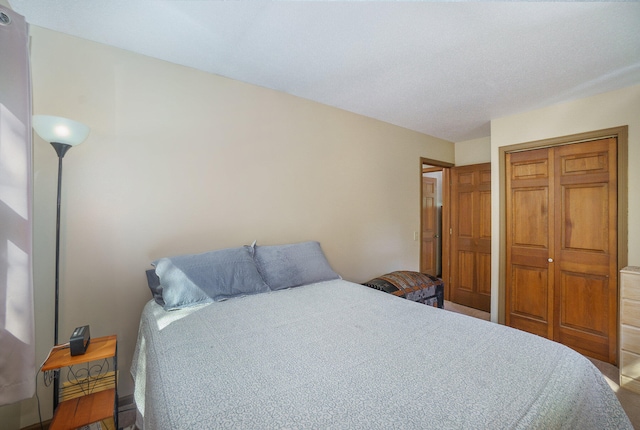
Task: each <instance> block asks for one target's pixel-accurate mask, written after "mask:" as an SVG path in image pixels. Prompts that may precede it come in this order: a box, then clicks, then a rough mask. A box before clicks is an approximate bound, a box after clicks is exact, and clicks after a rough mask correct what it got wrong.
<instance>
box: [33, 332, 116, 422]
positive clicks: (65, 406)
mask: <svg viewBox="0 0 640 430" xmlns="http://www.w3.org/2000/svg"><path fill="white" fill-rule="evenodd" d="M109 362H111V363H112V365H113V368H111V367H110V366H109ZM62 369H66V373H67V374H66V378H65V380H66V382H64V383H62V384H61V388H60V392H59V393H58V395H59V397H60V404H59V405H58V407H57V408H56V410H55V412H54V414H53V419H52V421H51V424H50V425H49V430H57V429H60V430H64V429H76V428H78V427H82V426H85V425H87V424H91V423H95V422H97V421H103V420H109V421H111V420H112V421H113V427H114V428H115V429H117V428H118V340H117V338H116V336H115V335H112V336H104V337H98V338H95V339H91V340H90V342H89V346H88V347H87V351H86V352H85V353H84V354H82V355H76V356H71V351H70V350H69V347H68V346H60V345H57V346H54V347H53V348H52V349H51V352H50V353H49V357H48V358H47V360H46V361H45V362H44V364H43V366H42V371H43V372H45V377H46V376H47V374H48V372H60V373H62ZM60 376H62V375H60ZM61 382H62V381H61ZM107 427H108V428H111V427H109V425H107Z"/></svg>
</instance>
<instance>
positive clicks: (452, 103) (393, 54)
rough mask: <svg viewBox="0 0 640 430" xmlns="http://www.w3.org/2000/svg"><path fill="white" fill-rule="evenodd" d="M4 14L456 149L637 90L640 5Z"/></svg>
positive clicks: (127, 1)
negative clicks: (510, 124)
mask: <svg viewBox="0 0 640 430" xmlns="http://www.w3.org/2000/svg"><path fill="white" fill-rule="evenodd" d="M9 3H10V4H11V6H12V8H13V9H14V10H15V11H16V12H18V13H20V14H22V15H24V16H25V17H26V19H27V21H28V22H29V23H31V24H34V25H38V26H41V27H45V28H49V29H52V30H56V31H60V32H63V33H68V34H71V35H74V36H79V37H82V38H85V39H89V40H93V41H97V42H101V43H105V44H108V45H113V46H116V47H119V48H123V49H127V50H130V51H133V52H137V53H140V54H145V55H148V56H152V57H156V58H160V59H163V60H166V61H170V62H173V63H177V64H182V65H185V66H190V67H194V68H196V69H200V70H204V71H207V72H211V73H215V74H218V75H222V76H226V77H229V78H233V79H237V80H239V81H243V82H248V83H252V84H255V85H260V86H262V87H267V88H272V89H275V90H278V91H283V92H285V93H289V94H293V95H296V96H299V97H303V98H305V99H310V100H315V101H318V102H320V103H324V104H327V105H330V106H335V107H338V108H342V109H345V110H348V111H352V112H356V113H359V114H362V115H366V116H369V117H373V118H377V119H380V120H382V121H386V122H389V123H392V124H396V125H399V126H402V127H406V128H409V129H412V130H416V131H420V132H423V133H427V134H430V135H432V136H436V137H440V138H443V139H447V140H451V141H462V140H468V139H474V138H479V137H485V136H488V135H489V134H490V129H489V121H490V120H491V119H494V118H499V117H502V116H506V115H510V114H513V113H517V112H523V111H528V110H531V109H535V108H538V107H543V106H547V105H550V104H555V103H558V102H562V101H565V100H572V99H577V98H582V97H586V96H590V95H594V94H598V93H602V92H606V91H611V90H615V89H618V88H622V87H626V86H630V85H634V84H638V83H640V3H638V2H602V3H601V2H568V3H560V2H546V3H537V2H421V1H413V2H399V1H393V2H373V1H352V2H338V1H328V2H325V1H321V2H311V1H297V2H295V1H294V2H281V1H276V2H263V1H224V2H221V1H206V0H194V1H189V0H171V1H168V0H55V1H50V0H9Z"/></svg>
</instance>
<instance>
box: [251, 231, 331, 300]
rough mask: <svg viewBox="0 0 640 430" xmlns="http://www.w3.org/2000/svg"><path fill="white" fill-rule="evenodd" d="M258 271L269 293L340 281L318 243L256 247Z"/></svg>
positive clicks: (254, 249) (255, 255) (255, 257)
mask: <svg viewBox="0 0 640 430" xmlns="http://www.w3.org/2000/svg"><path fill="white" fill-rule="evenodd" d="M247 248H253V251H254V253H253V257H254V259H255V261H256V265H257V266H258V271H259V272H260V274H261V275H262V277H263V278H264V280H265V282H266V283H267V284H268V285H269V287H270V288H271V289H272V290H274V291H275V290H282V289H284V288H290V287H297V286H300V285H306V284H312V283H314V282H322V281H328V280H331V279H341V278H340V275H338V274H337V273H336V272H334V271H333V269H331V266H329V262H328V261H327V258H326V257H325V256H324V253H323V252H322V249H321V248H320V244H319V243H318V242H302V243H294V244H290V245H272V246H255V245H253V246H252V247H247Z"/></svg>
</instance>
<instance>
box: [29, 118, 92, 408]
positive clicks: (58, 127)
mask: <svg viewBox="0 0 640 430" xmlns="http://www.w3.org/2000/svg"><path fill="white" fill-rule="evenodd" d="M32 124H33V129H34V130H35V131H36V133H38V136H40V137H41V138H42V139H43V140H45V141H47V142H49V143H51V145H52V146H53V148H54V149H55V150H56V153H57V154H58V204H57V211H56V277H55V322H54V332H53V341H54V344H55V345H58V297H59V294H60V191H61V186H62V158H63V157H64V155H65V154H66V153H67V151H68V150H69V149H70V148H71V147H72V146H75V145H79V144H81V143H82V142H84V140H85V139H86V138H87V136H88V135H89V127H87V126H86V125H84V124H81V123H79V122H77V121H73V120H70V119H67V118H61V117H57V116H50V115H34V116H33V121H32ZM59 384H60V381H59V378H58V375H56V376H55V377H54V380H53V408H54V410H55V408H56V407H57V406H58V389H59Z"/></svg>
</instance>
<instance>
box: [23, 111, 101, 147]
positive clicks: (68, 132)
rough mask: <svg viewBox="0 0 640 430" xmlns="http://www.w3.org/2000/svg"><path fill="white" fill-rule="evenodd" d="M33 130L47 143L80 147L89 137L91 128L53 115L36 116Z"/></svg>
mask: <svg viewBox="0 0 640 430" xmlns="http://www.w3.org/2000/svg"><path fill="white" fill-rule="evenodd" d="M33 129H34V130H35V131H36V133H38V136H40V137H41V138H42V139H44V140H46V141H47V142H49V143H51V142H57V143H64V144H66V145H71V146H75V145H79V144H81V143H82V142H84V140H85V139H86V138H87V136H88V135H89V127H87V126H86V125H84V124H82V123H80V122H78V121H73V120H71V119H67V118H62V117H59V116H51V115H34V116H33Z"/></svg>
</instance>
